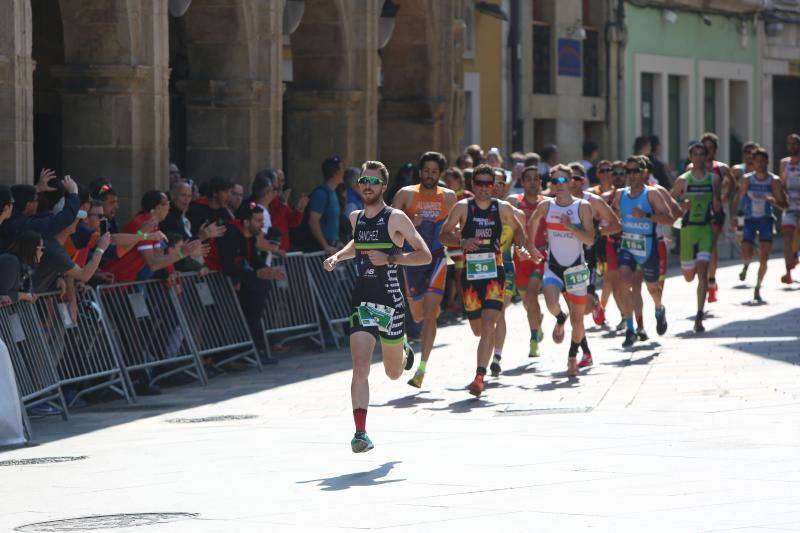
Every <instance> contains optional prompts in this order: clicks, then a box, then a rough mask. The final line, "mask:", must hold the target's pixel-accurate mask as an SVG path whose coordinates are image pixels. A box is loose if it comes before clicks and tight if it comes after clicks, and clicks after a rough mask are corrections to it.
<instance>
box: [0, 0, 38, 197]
mask: <svg viewBox="0 0 800 533" xmlns="http://www.w3.org/2000/svg"><path fill="white" fill-rule="evenodd" d="M0 13H3V15H2V16H0V117H2V119H0V183H6V184H11V183H32V181H33V179H34V169H33V69H34V62H33V59H32V58H31V49H32V18H31V5H30V1H29V0H0Z"/></svg>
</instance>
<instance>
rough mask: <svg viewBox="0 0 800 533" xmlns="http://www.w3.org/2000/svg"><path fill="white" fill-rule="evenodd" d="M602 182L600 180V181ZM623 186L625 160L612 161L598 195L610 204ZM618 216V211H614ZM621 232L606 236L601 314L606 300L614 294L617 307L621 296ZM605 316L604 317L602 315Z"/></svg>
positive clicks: (620, 326)
mask: <svg viewBox="0 0 800 533" xmlns="http://www.w3.org/2000/svg"><path fill="white" fill-rule="evenodd" d="M601 184H602V181H601ZM624 187H625V162H624V161H614V162H613V163H611V180H610V184H609V187H608V188H607V189H606V190H605V191H604V192H603V193H602V194H601V195H600V197H601V198H602V199H603V200H604V201H605V202H606V203H607V204H608V205H610V206H612V207H613V204H614V194H615V193H616V190H617V189H622V188H624ZM616 215H617V216H619V213H616ZM621 238H622V237H621V232H617V233H615V234H612V235H608V236H606V249H605V260H606V263H605V271H604V272H603V293H602V294H601V295H600V305H601V306H603V314H604V315H605V312H606V309H608V300H609V299H610V298H611V296H612V295H613V296H614V302H615V303H616V304H617V309H620V314H622V310H621V307H620V305H619V302H620V300H621V299H622V296H621V295H620V288H621V286H622V284H621V283H620V281H619V262H618V257H617V256H618V254H619V243H620V239H621ZM604 318H605V317H604ZM614 329H615V330H616V331H620V330H623V329H625V319H624V318H621V319H620V321H619V323H618V324H617V325H616V326H615V328H614Z"/></svg>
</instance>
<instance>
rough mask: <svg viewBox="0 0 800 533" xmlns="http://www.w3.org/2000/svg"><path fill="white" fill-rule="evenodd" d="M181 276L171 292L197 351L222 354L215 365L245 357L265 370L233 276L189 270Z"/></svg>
mask: <svg viewBox="0 0 800 533" xmlns="http://www.w3.org/2000/svg"><path fill="white" fill-rule="evenodd" d="M180 280H181V282H180V284H179V285H176V286H174V287H173V288H172V290H171V292H172V294H173V296H174V298H175V304H176V306H177V307H178V308H179V309H180V313H181V314H182V315H183V317H184V320H185V322H186V325H187V327H188V330H189V332H190V335H189V336H188V338H187V340H188V341H189V343H193V344H194V350H195V351H196V353H197V355H198V356H199V357H207V356H211V355H217V354H222V358H221V359H220V360H219V361H216V362H215V363H214V365H215V366H223V365H225V364H227V363H230V362H232V361H235V360H237V359H244V360H245V361H247V362H249V363H251V364H253V365H255V366H256V368H258V370H259V371H261V370H262V367H261V360H260V359H259V357H258V352H257V350H256V347H255V344H254V342H253V338H252V336H251V334H250V330H249V328H248V327H247V322H246V321H245V317H244V313H243V312H242V308H241V306H240V305H239V300H238V298H237V297H236V292H234V290H233V286H232V285H231V281H230V278H228V277H227V276H225V275H223V274H222V273H220V272H212V273H210V274H207V275H205V276H201V275H199V274H197V273H186V274H181V277H180Z"/></svg>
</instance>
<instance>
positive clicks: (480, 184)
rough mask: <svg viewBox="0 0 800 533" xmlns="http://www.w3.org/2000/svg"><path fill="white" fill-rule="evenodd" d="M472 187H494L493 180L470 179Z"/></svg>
mask: <svg viewBox="0 0 800 533" xmlns="http://www.w3.org/2000/svg"><path fill="white" fill-rule="evenodd" d="M472 186H473V187H494V180H491V181H489V180H472Z"/></svg>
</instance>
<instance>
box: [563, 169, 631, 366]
mask: <svg viewBox="0 0 800 533" xmlns="http://www.w3.org/2000/svg"><path fill="white" fill-rule="evenodd" d="M570 170H571V171H572V172H571V176H570V181H569V190H570V193H571V194H572V196H574V197H575V198H583V199H584V200H586V201H587V202H589V205H590V206H591V207H592V215H593V217H594V218H593V222H594V231H595V241H594V243H593V244H592V245H591V246H586V245H584V247H583V253H584V257H585V258H586V264H587V266H588V267H589V285H588V287H587V292H588V295H589V298H588V300H587V303H586V308H585V310H584V313H585V314H589V313H591V314H592V319H593V320H594V322H595V324H597V325H598V326H599V325H601V324H602V323H603V322H604V321H605V311H602V313H600V312H596V310H597V309H598V308H599V309H600V310H602V309H603V307H602V304H601V303H600V298H599V297H598V296H597V292H596V290H595V284H596V283H597V267H598V259H597V254H596V250H597V247H598V246H599V244H598V243H599V242H600V237H607V236H609V235H614V234H616V233H619V231H620V229H621V228H622V226H620V221H619V217H618V216H617V214H616V213H615V212H614V211H613V210H612V209H611V207H610V206H609V205H608V204H607V203H606V201H605V200H603V198H601V197H600V196H598V195H596V194H594V193H593V192H590V191H588V190H584V185H585V184H586V172H585V170H584V168H583V165H581V164H580V163H572V164H570ZM601 317H602V318H601ZM581 351H582V352H583V357H582V358H581V360H580V361H579V362H578V368H584V367H587V366H591V365H592V364H593V361H592V353H591V352H590V351H589V344H588V342H587V341H586V337H585V336H584V337H583V339H581Z"/></svg>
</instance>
